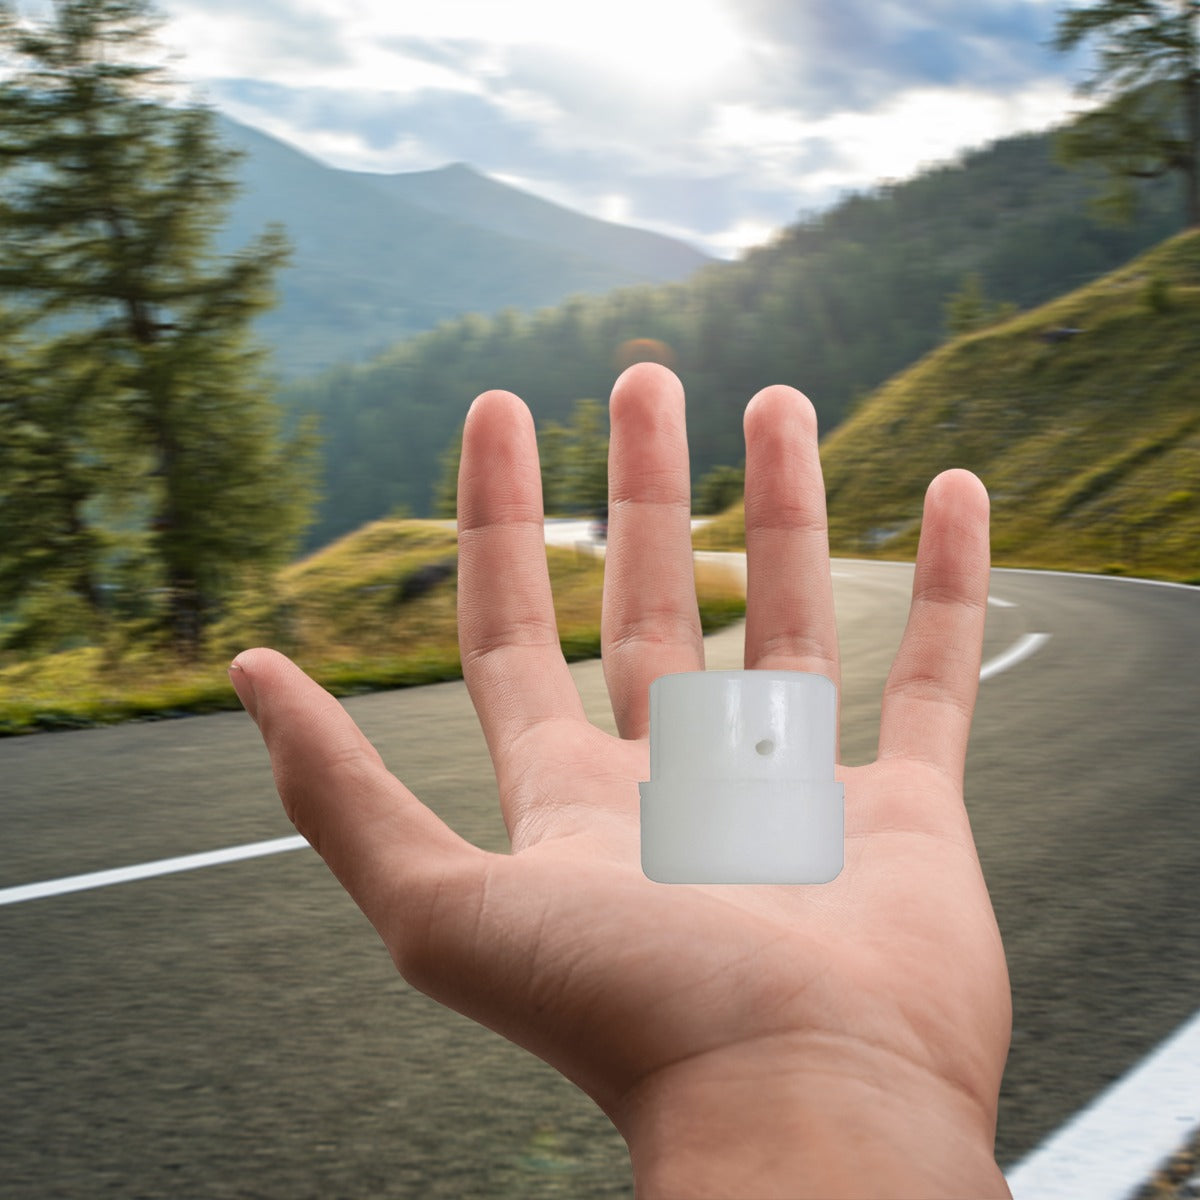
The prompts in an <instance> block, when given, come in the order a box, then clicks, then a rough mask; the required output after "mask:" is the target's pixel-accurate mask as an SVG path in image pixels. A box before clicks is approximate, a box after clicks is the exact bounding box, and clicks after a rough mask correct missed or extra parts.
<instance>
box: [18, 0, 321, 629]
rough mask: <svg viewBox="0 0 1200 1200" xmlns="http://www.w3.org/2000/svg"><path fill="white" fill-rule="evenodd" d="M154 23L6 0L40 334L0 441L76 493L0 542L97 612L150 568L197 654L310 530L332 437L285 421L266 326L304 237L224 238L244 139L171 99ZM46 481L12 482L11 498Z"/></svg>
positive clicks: (21, 572)
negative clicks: (44, 15)
mask: <svg viewBox="0 0 1200 1200" xmlns="http://www.w3.org/2000/svg"><path fill="white" fill-rule="evenodd" d="M156 25H157V17H156V15H155V13H154V11H153V8H152V5H151V3H150V0H57V2H56V4H55V7H54V13H53V16H52V17H51V18H49V19H48V20H47V21H45V22H43V23H41V24H39V25H34V24H30V23H28V22H22V21H20V20H18V18H17V16H16V14H15V11H14V10H13V8H12V6H11V4H10V3H8V2H7V0H0V55H2V56H4V57H5V58H7V59H8V60H9V62H10V64H11V66H12V67H13V68H14V70H13V71H12V73H11V74H10V75H9V77H8V78H7V80H6V81H5V82H3V83H0V111H3V113H4V122H3V125H2V127H0V185H2V190H0V302H3V303H4V305H5V312H6V313H7V333H8V342H9V345H10V347H17V346H21V347H24V349H22V350H21V351H20V352H19V353H18V352H17V351H16V350H15V349H14V350H13V351H12V353H11V354H10V359H11V363H10V369H9V372H8V376H7V377H6V376H4V375H2V374H0V410H8V411H7V412H6V414H5V415H6V417H7V416H8V415H9V413H12V414H13V415H14V416H16V417H17V418H18V419H17V421H16V423H14V422H13V421H11V420H6V421H5V424H4V426H3V430H2V431H0V461H4V459H5V456H6V457H7V459H8V460H11V462H12V463H13V464H14V465H15V464H17V463H20V464H23V466H22V470H23V471H24V472H25V476H23V477H28V478H31V479H36V480H37V481H39V482H38V484H37V486H38V487H41V488H44V489H47V490H48V491H49V492H54V493H55V496H56V499H55V502H54V503H53V504H51V505H49V506H48V507H47V508H46V509H45V510H44V511H43V512H42V515H41V517H40V518H39V521H38V523H37V533H36V536H35V535H34V534H32V533H31V534H30V535H29V537H27V538H26V539H25V543H26V544H25V545H23V546H21V547H19V548H18V549H17V551H15V552H14V550H13V548H12V547H11V546H5V547H4V548H3V549H0V581H2V583H3V590H0V603H2V602H3V599H4V596H5V593H7V595H8V596H9V597H10V598H11V597H12V596H13V595H14V593H16V592H17V591H20V593H21V595H22V596H23V597H24V600H25V601H28V600H29V598H30V597H31V596H34V595H36V594H37V593H39V592H42V593H46V592H57V593H59V594H61V595H62V596H63V598H64V599H65V600H67V601H68V602H69V603H68V607H73V608H76V609H82V610H88V611H90V612H92V613H93V614H96V613H98V612H99V611H100V610H101V609H102V607H103V597H104V591H105V587H104V586H102V585H105V584H106V585H107V588H108V589H109V590H111V589H112V588H114V587H115V586H116V585H115V583H114V582H113V580H114V578H115V577H116V576H119V575H122V574H124V575H133V576H136V577H137V578H138V579H139V580H140V585H141V588H142V591H143V593H145V592H147V591H149V592H151V593H152V594H154V595H157V596H158V597H159V598H160V601H159V604H158V609H157V620H158V622H159V624H160V625H161V626H162V627H164V629H165V630H167V631H169V633H170V635H171V636H172V640H173V641H174V643H175V644H176V645H177V647H178V648H179V649H181V650H183V651H185V652H188V653H194V652H196V651H197V650H198V649H199V648H200V646H201V643H202V640H203V634H204V630H205V627H206V626H207V625H208V624H209V623H210V622H211V621H212V620H214V619H215V618H216V617H217V616H219V615H220V611H221V607H222V604H223V603H224V601H225V600H226V599H227V598H229V597H230V596H231V595H232V594H234V593H235V592H236V591H237V590H238V589H239V587H240V586H241V585H242V584H243V583H245V582H247V580H248V577H249V576H251V575H253V576H255V577H257V578H258V579H260V580H261V579H262V578H265V576H266V574H267V573H268V572H269V571H270V569H271V568H272V567H273V566H274V565H276V564H278V563H280V562H282V561H283V560H284V559H285V558H286V557H287V556H288V555H289V554H290V553H291V551H292V549H293V548H294V545H295V543H296V541H297V538H298V535H299V533H300V532H301V530H302V528H303V526H304V524H305V522H306V520H307V517H308V510H309V508H310V492H311V476H312V464H313V447H312V441H311V438H310V437H309V436H308V435H307V434H301V435H298V436H297V437H295V438H293V439H291V440H285V439H284V438H283V436H282V433H281V421H280V414H279V411H278V409H277V408H276V406H275V405H274V403H273V401H272V400H271V398H270V394H269V387H268V386H267V383H266V380H265V376H264V366H265V357H264V353H263V351H262V350H261V349H260V348H259V347H258V345H257V344H256V343H255V342H254V341H253V339H252V337H251V336H250V323H251V321H252V320H253V318H254V317H255V316H256V315H257V314H259V313H260V312H261V311H263V310H264V309H265V308H267V307H269V305H270V304H271V302H272V296H271V292H270V282H271V279H272V276H273V274H274V272H275V271H276V270H277V269H278V268H279V267H280V266H281V265H282V263H283V262H284V261H285V258H286V254H287V247H286V242H285V240H284V238H283V235H282V233H281V232H280V231H278V230H269V231H267V232H266V233H265V234H264V235H263V236H261V237H260V238H259V239H258V240H257V241H256V242H255V243H253V244H252V245H251V246H249V247H248V248H246V249H245V250H243V251H242V252H241V253H239V254H237V255H235V256H233V257H231V258H226V259H220V258H218V256H217V255H216V254H215V252H214V250H213V247H212V239H213V234H214V232H215V231H216V229H217V228H218V227H219V225H220V223H221V219H222V217H223V214H224V210H225V207H226V206H227V204H228V203H229V201H230V199H231V198H232V195H233V193H234V191H235V187H236V185H235V182H234V178H233V173H232V172H233V166H234V163H235V161H236V155H235V154H234V153H233V152H231V151H229V150H227V149H225V148H224V147H222V146H221V145H220V144H219V142H218V139H217V135H216V130H215V123H214V119H213V116H212V114H211V113H210V112H209V111H208V110H206V109H204V108H202V107H199V106H196V105H187V106H183V107H180V106H178V105H171V104H169V103H167V101H168V99H169V97H168V96H167V94H166V88H167V86H168V84H169V80H167V79H166V78H165V75H164V73H163V71H162V70H161V68H159V67H157V66H154V65H152V50H153V33H154V30H155V28H156ZM14 356H15V357H14ZM19 362H24V363H25V367H24V369H21V370H17V369H16V368H15V367H13V366H12V365H11V364H12V363H19ZM33 363H36V368H37V369H36V370H34V369H33V368H32V366H31V364H33ZM30 472H32V473H33V474H32V475H30ZM30 486H32V484H31V485H30ZM55 489H57V491H55ZM29 495H32V493H28V494H27V495H24V496H23V493H22V488H21V487H19V486H16V485H11V484H10V485H7V486H2V487H0V515H2V514H4V513H5V512H6V511H17V509H22V510H23V509H25V508H28V507H29V506H30V501H29ZM14 506H16V508H14ZM6 524H7V521H6ZM35 543H36V545H35Z"/></svg>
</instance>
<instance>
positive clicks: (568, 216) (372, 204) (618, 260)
mask: <svg viewBox="0 0 1200 1200" xmlns="http://www.w3.org/2000/svg"><path fill="white" fill-rule="evenodd" d="M217 121H218V128H219V132H220V135H221V137H222V140H223V141H225V142H226V144H228V145H230V146H231V147H234V148H236V149H239V150H241V151H243V152H244V154H245V157H244V159H243V160H242V162H241V163H240V164H239V167H238V172H237V174H238V178H239V180H240V182H241V184H242V192H241V194H240V196H239V197H238V198H237V200H236V201H235V202H234V204H233V206H232V208H231V211H230V215H229V219H228V221H227V222H226V224H225V226H224V228H223V229H222V230H221V233H220V235H219V238H218V248H219V249H220V250H222V251H223V252H233V251H236V250H237V249H239V248H240V247H242V246H244V245H246V244H247V242H249V241H250V240H251V239H252V238H253V237H255V236H256V235H257V234H258V233H260V232H261V231H262V230H263V229H264V228H265V227H266V226H267V224H268V223H270V222H279V223H281V224H282V225H283V226H284V227H285V229H286V231H287V234H288V237H289V239H290V240H291V242H292V246H293V256H292V263H291V266H289V267H288V268H287V269H285V270H284V271H282V272H280V274H279V276H278V278H277V284H278V287H279V291H280V298H281V300H280V304H279V306H278V307H277V308H276V309H275V310H274V311H273V312H271V313H269V314H267V315H266V316H264V317H263V319H262V320H261V322H260V324H259V330H260V332H261V334H262V336H263V337H264V339H265V340H266V341H267V343H268V344H269V345H270V346H271V347H272V348H273V350H274V351H275V366H276V369H277V371H278V372H279V374H280V375H282V376H284V377H294V376H298V375H305V374H310V373H312V372H314V371H317V370H321V369H323V368H325V367H328V366H330V365H332V364H334V363H339V362H346V361H353V360H361V359H363V358H366V357H368V356H370V355H371V354H373V353H377V352H379V351H380V350H382V349H384V348H386V347H388V346H390V345H392V344H393V343H394V342H396V341H397V340H398V339H401V338H404V337H409V336H412V335H413V334H415V333H419V332H421V331H422V330H426V329H431V328H433V327H434V326H436V325H437V324H439V323H440V322H442V321H445V320H447V319H449V318H452V317H457V316H459V315H460V314H462V313H466V312H479V313H494V312H498V311H500V310H501V309H504V308H509V307H512V308H518V309H533V308H540V307H544V306H546V305H552V304H556V303H558V302H560V301H562V300H564V299H566V298H567V297H568V296H570V295H573V294H576V293H599V292H607V291H609V290H611V289H613V288H616V287H621V286H624V285H627V284H634V283H661V282H665V281H669V280H675V279H681V278H683V277H685V276H687V275H688V274H690V273H691V272H692V271H694V270H696V269H697V268H698V267H701V266H703V265H704V264H706V263H708V262H710V261H712V260H711V259H709V258H708V257H707V256H705V255H703V254H701V253H700V251H698V250H694V249H693V248H692V247H690V246H686V245H684V244H683V243H682V242H678V241H675V240H673V239H671V238H667V237H662V236H661V235H659V234H655V233H649V232H647V231H646V230H641V229H630V228H626V227H624V226H620V225H614V224H611V223H609V222H605V221H597V220H595V219H593V218H591V217H586V216H583V215H582V214H579V213H573V212H571V211H570V210H568V209H565V208H561V207H559V206H558V205H554V204H550V203H548V202H546V201H544V200H540V199H538V198H537V197H535V196H530V195H527V194H526V193H523V192H521V191H520V190H518V189H516V188H512V187H508V186H507V185H505V184H501V183H498V182H496V181H495V180H491V179H488V178H487V177H486V176H484V175H481V174H479V173H478V172H476V171H474V170H472V169H471V168H469V167H464V166H462V165H455V166H451V167H446V168H443V169H442V170H439V171H423V172H417V173H416V174H415V175H414V176H408V175H388V176H382V175H381V176H375V175H369V174H363V173H360V172H353V171H339V170H335V169H334V168H332V167H327V166H324V165H323V164H321V163H319V162H317V161H316V160H315V159H312V158H309V157H308V156H307V155H305V154H302V153H301V152H300V151H298V150H294V149H292V148H291V147H290V146H286V145H285V144H284V143H282V142H280V141H277V140H276V139H274V138H271V137H269V136H267V135H266V134H264V133H261V132H259V131H258V130H255V129H251V128H249V127H247V126H244V125H239V124H238V123H236V122H234V121H232V120H230V119H229V118H227V117H223V116H220V117H218V118H217Z"/></svg>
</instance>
